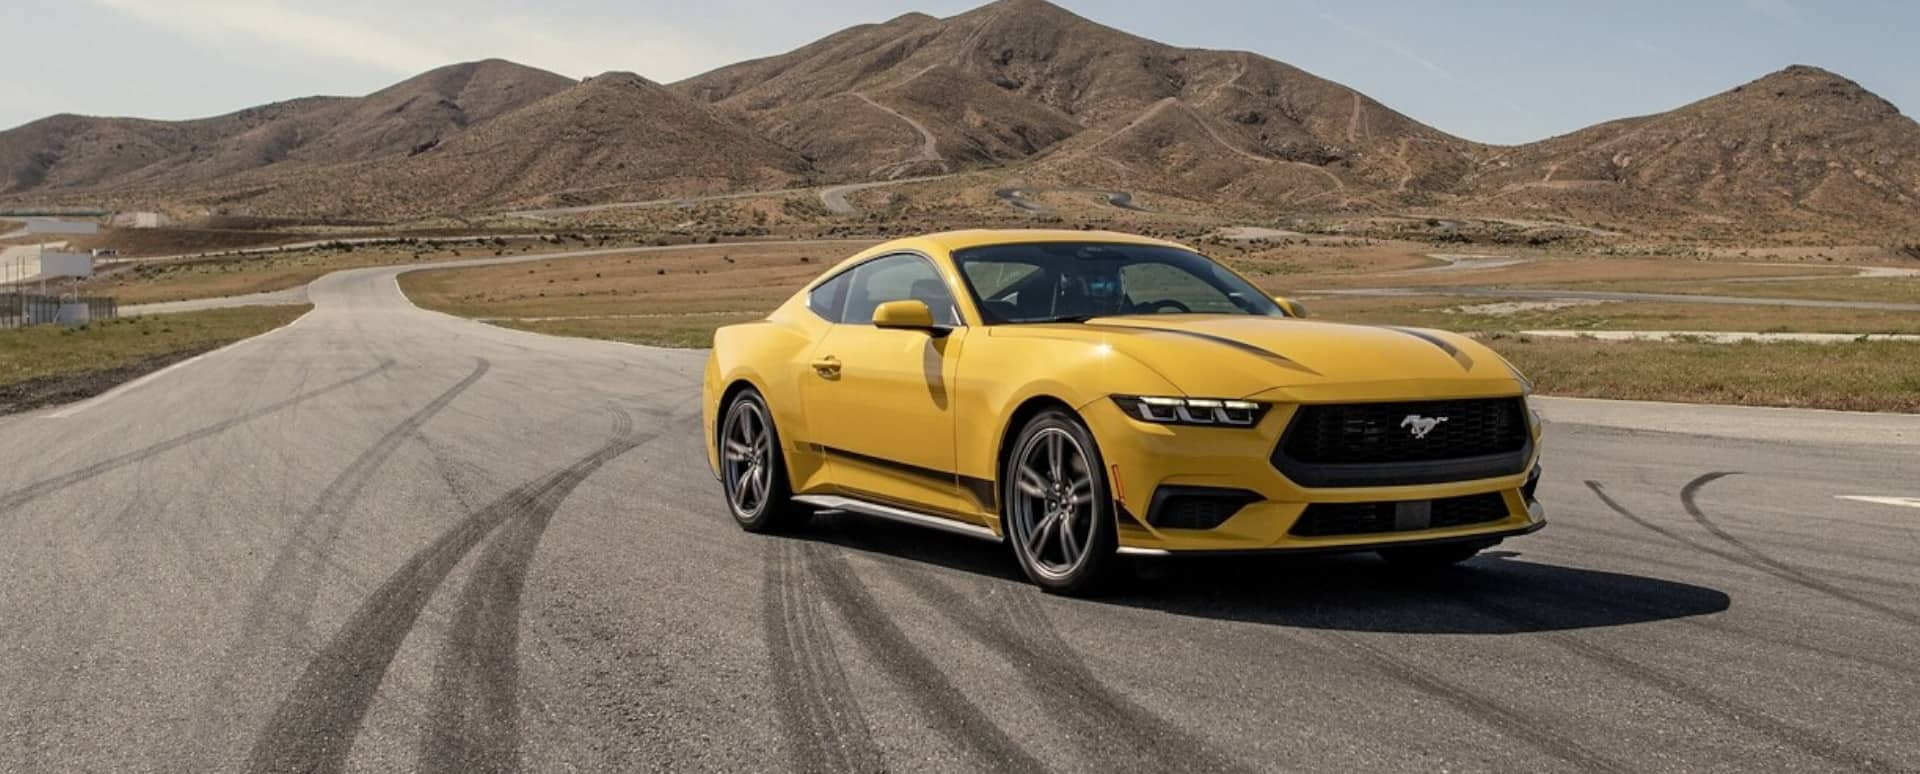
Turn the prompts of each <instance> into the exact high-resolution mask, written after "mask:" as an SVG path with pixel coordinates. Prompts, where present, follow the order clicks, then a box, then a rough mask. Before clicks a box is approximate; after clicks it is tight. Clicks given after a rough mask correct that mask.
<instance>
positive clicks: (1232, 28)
mask: <svg viewBox="0 0 1920 774" xmlns="http://www.w3.org/2000/svg"><path fill="white" fill-rule="evenodd" d="M976 4H978V3H976V2H969V1H967V0H959V1H955V0H808V1H807V2H803V3H800V2H783V3H768V2H747V1H746V0H667V1H659V0H656V1H654V2H648V1H647V0H545V1H544V2H531V1H520V2H509V1H508V0H412V1H408V0H378V1H375V0H332V1H331V2H294V1H293V0H11V2H9V5H10V6H12V8H13V10H12V11H8V12H7V13H6V14H5V16H6V19H7V22H8V24H7V27H8V29H7V35H6V38H5V42H4V45H0V127H11V126H14V125H17V124H21V123H25V122H27V121H30V120H33V119H35V118H39V117H42V116H45V115H48V114H52V113H59V112H74V113H87V114H93V115H135V116H143V117H151V118H191V117H198V116H206V115H214V114H219V113H224V112H228V111H232V110H237V109H239V108H242V107H247V106H250V105H255V104H259V103H263V102H271V101H275V100H281V99H287V98H291V97H298V96H306V95H311V94H364V93H367V92H370V91H374V90H376V89H379V88H380V87H382V86H385V85H388V84H390V83H392V82H394V81H398V80H401V79H403V78H405V77H407V76H409V75H413V74H416V73H418V72H421V71H423V70H427V69H430V68H432V67H435V66H438V65H441V64H447V63H451V62H457V61H466V60H472V59H483V58H486V57H503V58H507V59H512V60H515V61H518V62H521V63H523V64H529V65H534V66H537V67H543V68H546V69H549V70H553V71H555V72H559V73H561V74H564V75H568V76H575V77H579V76H586V75H593V74H597V73H600V72H604V71H607V70H630V71H633V72H637V73H640V74H641V75H644V76H647V77H649V78H652V79H654V80H658V81H673V80H677V79H680V78H684V77H686V76H689V75H694V74H696V73H700V72H703V71H705V70H707V69H710V68H713V67H716V66H719V65H723V64H727V63H730V62H734V61H738V60H740V59H746V58H751V57H757V56H766V55H769V54H775V53H779V52H782V51H786V50H788V49H791V48H794V47H797V46H800V45H802V44H804V43H807V42H809V41H811V40H814V39H816V38H818V37H820V36H823V35H826V34H828V33H830V32H833V31H835V30H838V29H841V28H844V27H847V26H850V25H853V24H859V23H865V22H877V21H883V20H886V19H889V18H892V17H894V16H897V15H899V14H901V13H905V12H907V11H915V10H917V11H923V12H927V13H931V14H934V15H936V16H948V15H952V14H954V13H958V12H960V11H964V10H966V9H967V8H969V7H971V6H973V5H976ZM1061 5H1064V6H1066V7H1068V8H1070V9H1072V10H1074V11H1075V12H1077V13H1079V14H1081V15H1082V16H1086V17H1089V18H1091V19H1093V20H1095V21H1099V22H1102V23H1105V24H1108V25H1112V26H1115V27H1119V28H1121V29H1124V30H1127V31H1129V32H1133V33H1136V34H1140V35H1144V36H1146V37H1151V38H1155V39H1157V40H1161V41H1164V42H1168V43H1174V44H1178V45H1186V46H1200V47H1206V48H1230V49H1246V50H1250V51H1255V52H1258V53H1260V54H1264V55H1266V56H1270V57H1273V58H1275V59H1279V60H1281V61H1284V62H1287V63H1289V64H1292V65H1295V66H1297V67H1301V68H1304V69H1306V70H1308V71H1311V72H1313V73H1315V74H1318V75H1321V76H1323V77H1326V78H1330V79H1333V80H1335V81H1339V82H1341V83H1345V84H1347V85H1348V86H1352V87H1354V88H1357V89H1359V90H1361V91H1364V92H1366V93H1367V94H1369V95H1371V96H1373V97H1374V98H1376V99H1379V100H1380V101H1382V102H1384V103H1386V104H1387V105H1389V106H1391V107H1393V108H1396V109H1398V110H1400V111H1402V112H1404V113H1407V114H1408V115H1411V116H1413V117H1414V118H1416V119H1419V120H1421V121H1424V122H1426V123H1429V124H1432V125H1434V126H1436V127H1439V128H1440V129H1443V130H1446V131H1448V132H1452V133H1454V134H1458V135H1460V136H1463V137H1467V138H1470V139H1475V140H1481V141H1486V142H1498V143H1515V142H1526V141H1529V140H1535V139H1540V138H1542V137H1547V136H1551V135H1554V134H1560V133H1563V132H1567V131H1571V130H1573V129H1577V128H1580V127H1582V126H1586V125H1589V124H1592V123H1596V122H1599V121H1603V120H1606V119H1611V118H1618V117H1622V116H1627V115H1638V114H1643V113H1650V112H1657V111H1661V110H1666V109H1668V108H1672V107H1675V106H1678V105H1681V104H1684V103H1686V102H1690V101H1692V100H1695V99H1698V98H1700V97H1704V96H1707V95H1709V94H1712V93H1715V92H1719V91H1722V90H1725V89H1727V88H1730V87H1732V86H1735V85H1738V84H1740V83H1743V82H1745V81H1748V80H1751V79H1753V78H1756V77H1759V76H1761V75H1764V74H1766V73H1768V72H1772V71H1774V70H1777V69H1779V68H1781V67H1784V66H1786V65H1788V64H1795V63H1800V64H1812V65H1818V66H1821V67H1825V68H1827V69H1829V70H1833V71H1835V72H1838V73H1840V74H1841V75H1845V76H1847V77H1849V78H1852V79H1854V80H1856V81H1859V82H1860V83H1861V84H1862V85H1864V86H1866V87H1867V88H1868V89H1871V90H1873V91H1874V92H1876V93H1878V94H1880V95H1881V96H1883V97H1886V98H1887V99H1889V100H1891V101H1892V102H1893V103H1894V104H1896V105H1899V106H1901V109H1902V111H1903V112H1905V113H1907V114H1908V115H1913V114H1914V112H1913V111H1914V109H1916V108H1920V46H1916V45H1915V42H1914V38H1913V34H1914V31H1915V30H1920V2H1911V1H1909V0H1851V1H1845V0H1827V1H1826V2H1814V0H1659V1H1657V2H1644V1H1632V2H1629V1H1627V0H1619V1H1616V2H1596V1H1595V0H1534V1H1533V2H1520V1H1518V0H1512V1H1509V2H1452V3H1440V2H1418V1H1416V0H1407V1H1405V2H1389V1H1387V0H1350V1H1341V0H1178V2H1115V3H1102V2H1096V1H1095V0H1064V2H1062V3H1061Z"/></svg>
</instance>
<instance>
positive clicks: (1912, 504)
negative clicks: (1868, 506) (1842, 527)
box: [1834, 495, 1920, 508]
mask: <svg viewBox="0 0 1920 774" xmlns="http://www.w3.org/2000/svg"><path fill="white" fill-rule="evenodd" d="M1834 499H1836V500H1852V501H1854V502H1859V503H1873V504H1875V505H1898V506H1901V507H1905V508H1920V497H1871V496H1868V495H1835V496H1834Z"/></svg>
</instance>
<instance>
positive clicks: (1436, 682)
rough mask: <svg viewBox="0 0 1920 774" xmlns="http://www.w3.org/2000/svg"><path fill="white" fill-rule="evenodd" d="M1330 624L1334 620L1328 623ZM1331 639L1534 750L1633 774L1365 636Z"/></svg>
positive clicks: (1588, 767)
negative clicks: (1443, 678)
mask: <svg viewBox="0 0 1920 774" xmlns="http://www.w3.org/2000/svg"><path fill="white" fill-rule="evenodd" d="M1328 623H1331V622H1328ZM1320 634H1321V636H1323V637H1325V638H1326V639H1329V640H1332V641H1333V642H1334V646H1333V648H1332V650H1333V651H1334V652H1337V653H1344V654H1346V655H1349V656H1356V657H1358V658H1359V660H1360V661H1362V662H1364V663H1366V664H1367V665H1368V666H1371V667H1373V668H1374V669H1376V670H1378V671H1380V672H1383V673H1385V674H1386V675H1387V676H1388V677H1391V678H1393V679H1395V680H1397V681H1399V682H1401V683H1403V684H1405V685H1407V686H1408V687H1410V688H1413V689H1414V690H1417V691H1419V692H1421V693H1424V694H1427V695H1429V696H1432V697H1434V698H1436V699H1439V700H1441V701H1444V702H1446V703H1448V704H1450V705H1453V707H1454V709H1457V710H1459V711H1460V712H1462V713H1464V714H1465V715H1467V716H1468V717H1470V718H1473V719H1474V720H1477V721H1479V722H1480V723H1481V724H1483V725H1485V726H1487V727H1488V728H1490V729H1493V730H1494V731H1496V732H1499V733H1501V734H1503V735H1505V736H1508V737H1511V738H1513V739H1517V740H1519V741H1520V742H1522V743H1524V744H1526V745H1527V746H1529V747H1532V748H1533V749H1535V750H1538V751H1540V752H1543V753H1546V754H1547V755H1549V756H1551V757H1553V758H1557V759H1559V760H1561V761H1565V762H1567V763H1570V764H1573V765H1574V766H1575V767H1577V768H1579V769H1581V770H1583V771H1614V772H1629V771H1632V769H1629V768H1627V767H1625V766H1621V765H1620V764H1617V763H1614V762H1613V761H1611V760H1609V759H1607V758H1605V757H1603V756H1601V755H1600V754H1599V753H1596V752H1594V751H1592V750H1590V749H1587V747H1586V746H1585V745H1582V744H1580V743H1579V742H1576V741H1574V740H1572V739H1569V738H1567V737H1565V736H1561V735H1560V734H1557V733H1554V732H1553V731H1551V730H1549V729H1548V728H1547V727H1546V725H1545V724H1543V723H1541V722H1540V719H1539V718H1537V717H1533V716H1531V715H1527V714H1524V713H1522V712H1520V711H1519V710H1515V709H1513V708H1511V707H1508V706H1506V705H1504V704H1501V703H1500V702H1498V701H1495V700H1493V699H1491V698H1488V697H1486V696H1483V695H1481V694H1479V693H1476V692H1474V691H1473V690H1472V689H1470V688H1467V687H1466V686H1462V685H1455V684H1453V683H1450V682H1447V681H1445V680H1442V679H1440V678H1439V677H1436V676H1434V675H1433V674H1432V673H1431V671H1430V670H1427V669H1425V668H1422V667H1420V666H1417V665H1414V664H1409V663H1407V662H1405V661H1403V660H1401V659H1400V658H1399V657H1397V656H1394V655H1393V654H1391V653H1388V652H1387V651H1386V650H1384V649H1381V648H1377V647H1374V646H1373V645H1371V644H1368V643H1367V642H1366V641H1365V640H1363V639H1361V638H1359V637H1356V636H1353V635H1351V634H1348V633H1346V632H1341V631H1335V630H1333V629H1332V628H1328V629H1327V630H1326V631H1323V632H1321V633H1320Z"/></svg>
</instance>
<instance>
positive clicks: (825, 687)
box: [761, 540, 882, 772]
mask: <svg viewBox="0 0 1920 774" xmlns="http://www.w3.org/2000/svg"><path fill="white" fill-rule="evenodd" d="M765 550H766V551H767V563H766V565H767V572H766V580H765V582H764V584H763V585H762V586H761V623H762V626H763V629H764V631H765V633H766V641H767V650H768V655H769V656H770V657H771V659H772V662H773V664H772V666H773V680H774V686H773V688H774V700H775V701H776V702H777V703H778V705H779V707H778V709H779V713H780V727H781V732H782V735H783V737H784V738H785V740H786V744H787V754H788V762H789V763H790V764H791V765H792V767H793V770H795V771H847V772H851V771H879V770H881V769H882V765H881V758H880V748H879V747H878V746H877V745H875V744H874V742H873V730H872V729H871V728H869V727H868V726H867V721H866V718H865V717H864V716H863V715H862V714H861V712H860V707H859V704H858V703H857V701H856V700H855V698H854V695H853V688H852V687H851V686H850V685H849V684H848V683H847V673H846V670H845V669H844V668H843V667H842V666H841V663H840V657H839V655H838V654H837V653H836V652H835V649H834V644H833V636H832V634H831V633H830V632H829V631H828V630H827V622H826V616H825V615H823V611H822V610H821V608H820V601H819V599H818V598H817V597H816V591H817V590H816V589H815V588H813V585H814V584H813V581H812V579H811V578H810V577H809V576H808V574H807V572H806V569H805V567H804V566H802V562H803V561H804V558H803V557H802V556H801V555H800V549H799V546H798V545H797V544H795V543H794V542H792V541H787V540H781V541H774V542H770V543H767V544H766V549H765Z"/></svg>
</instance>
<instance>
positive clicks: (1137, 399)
mask: <svg viewBox="0 0 1920 774" xmlns="http://www.w3.org/2000/svg"><path fill="white" fill-rule="evenodd" d="M1113 402H1114V403H1117V404H1119V406H1120V410H1121V411H1125V412H1127V416H1130V417H1133V418H1134V419H1138V420H1140V421H1142V422H1153V423H1155V424H1161V425H1201V426H1206V425H1219V426H1224V427H1252V426H1254V425H1257V424H1260V418H1261V417H1263V416H1266V415H1267V409H1268V408H1269V406H1268V405H1267V404H1265V403H1256V402H1254V401H1250V400H1216V399H1213V398H1161V397H1154V396H1149V395H1115V396H1113Z"/></svg>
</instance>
